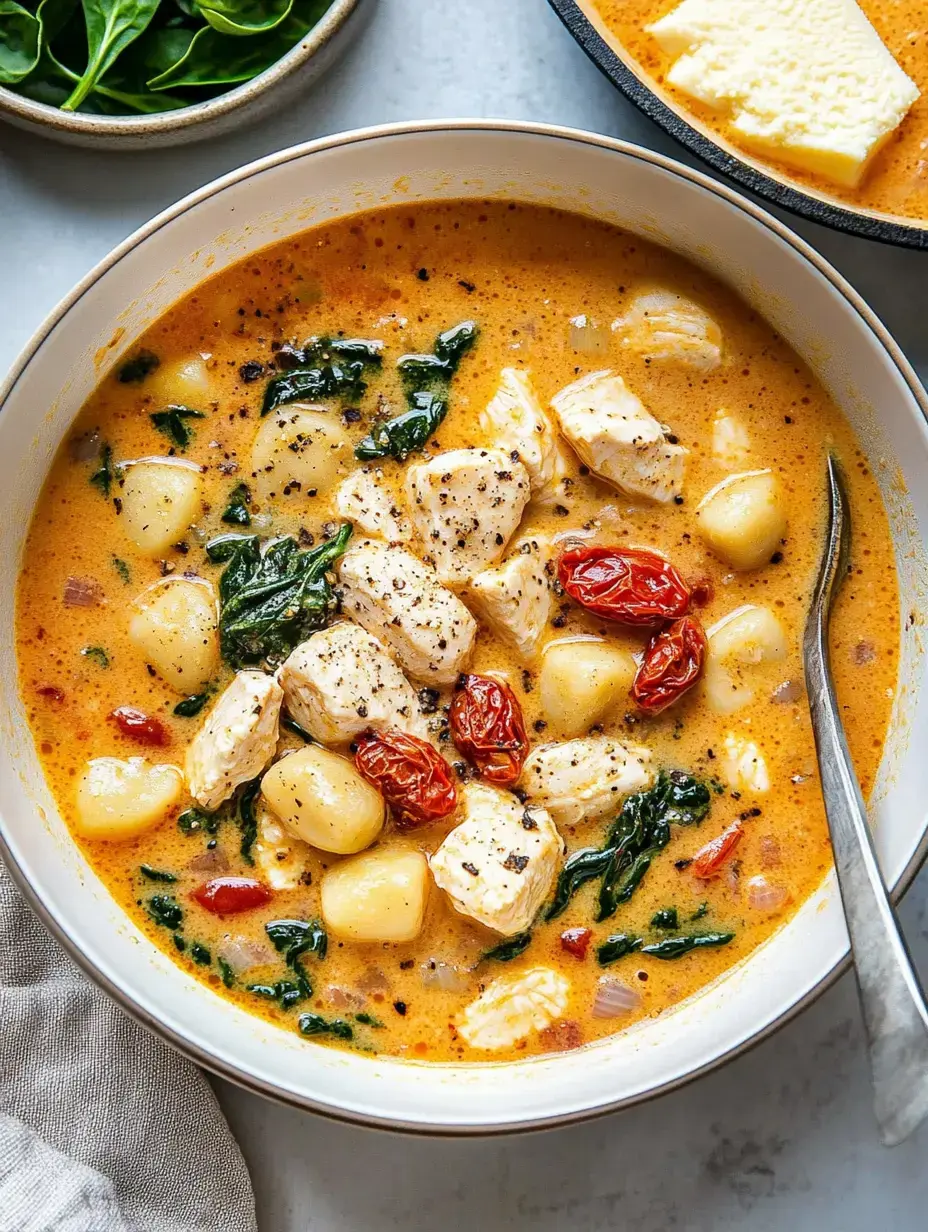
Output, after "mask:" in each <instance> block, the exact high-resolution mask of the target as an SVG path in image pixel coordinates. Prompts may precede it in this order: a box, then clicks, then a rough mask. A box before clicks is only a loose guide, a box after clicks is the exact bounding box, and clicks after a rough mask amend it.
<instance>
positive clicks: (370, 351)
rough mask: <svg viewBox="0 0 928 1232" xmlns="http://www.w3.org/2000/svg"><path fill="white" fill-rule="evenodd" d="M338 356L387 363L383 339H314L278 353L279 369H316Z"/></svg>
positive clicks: (366, 362)
mask: <svg viewBox="0 0 928 1232" xmlns="http://www.w3.org/2000/svg"><path fill="white" fill-rule="evenodd" d="M333 355H335V356H337V357H338V358H339V359H353V360H360V361H361V363H363V364H366V365H369V366H370V367H373V368H379V367H380V366H381V364H382V363H383V342H382V341H381V340H380V339H379V338H331V337H329V336H325V337H323V338H311V339H310V340H309V341H308V342H307V343H306V345H305V346H304V347H302V348H299V347H294V346H290V344H289V343H287V344H285V345H284V346H282V347H281V348H280V350H279V351H278V352H277V366H278V367H279V368H312V367H314V366H317V365H318V364H320V363H328V361H329V360H330V359H331V358H332V356H333Z"/></svg>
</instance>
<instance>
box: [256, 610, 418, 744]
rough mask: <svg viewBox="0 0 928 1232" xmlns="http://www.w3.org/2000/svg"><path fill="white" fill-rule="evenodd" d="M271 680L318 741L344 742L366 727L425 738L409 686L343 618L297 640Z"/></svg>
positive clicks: (376, 647)
mask: <svg viewBox="0 0 928 1232" xmlns="http://www.w3.org/2000/svg"><path fill="white" fill-rule="evenodd" d="M277 679H278V680H279V681H280V684H281V687H282V688H283V691H284V701H285V702H286V706H287V710H288V711H289V713H290V714H291V716H292V717H293V718H294V719H296V721H297V723H299V725H300V726H301V727H304V728H305V729H306V731H308V732H309V734H310V735H311V736H312V737H313V738H314V739H315V740H319V741H321V742H322V743H323V744H347V743H348V741H349V740H352V739H353V738H354V737H355V736H357V735H358V733H359V732H362V731H364V730H365V728H368V727H373V728H375V729H376V728H384V727H398V728H399V729H400V731H405V732H411V733H412V734H413V735H415V736H422V737H425V736H426V725H425V721H424V720H423V718H422V716H421V714H420V712H419V706H418V703H417V701H416V694H415V690H414V689H413V687H412V685H411V684H410V683H409V681H408V680H407V679H406V677H405V676H404V675H403V673H402V672H401V671H400V669H399V668H398V667H397V666H396V664H395V663H394V662H393V660H392V659H391V658H390V656H389V655H388V654H387V652H386V650H385V649H384V648H383V646H382V645H381V644H380V642H378V641H377V639H376V638H374V637H371V635H370V634H369V633H367V632H366V631H365V630H364V629H361V628H359V627H358V626H357V625H352V624H348V622H347V621H344V622H343V623H341V624H337V625H331V626H330V627H329V628H328V629H323V630H322V631H321V632H320V633H316V634H315V635H314V636H313V637H311V638H310V639H309V640H308V641H306V642H301V643H300V645H299V646H297V648H296V649H295V650H294V651H293V653H292V654H291V655H290V657H289V658H288V659H287V661H286V663H284V665H283V666H282V667H281V669H280V671H279V672H278V673H277Z"/></svg>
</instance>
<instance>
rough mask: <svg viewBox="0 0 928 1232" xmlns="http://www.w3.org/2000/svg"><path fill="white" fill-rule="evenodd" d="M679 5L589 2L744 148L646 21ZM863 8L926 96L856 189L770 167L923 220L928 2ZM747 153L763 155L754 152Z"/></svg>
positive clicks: (927, 209) (703, 123)
mask: <svg viewBox="0 0 928 1232" xmlns="http://www.w3.org/2000/svg"><path fill="white" fill-rule="evenodd" d="M675 3H676V0H588V3H586V4H585V5H584V7H585V8H586V9H587V10H588V12H589V13H590V16H591V17H593V18H594V20H595V21H596V24H597V26H598V27H599V28H600V29H602V30H603V32H604V33H605V34H607V36H612V38H613V39H614V41H616V42H617V43H618V44H620V45H621V47H622V51H623V55H626V54H627V55H628V56H630V57H631V59H632V60H633V61H634V63H635V64H636V65H637V66H638V67H639V68H640V69H641V70H642V71H643V73H644V74H645V76H646V77H651V78H653V80H654V83H655V85H656V86H657V87H658V88H659V89H660V90H662V91H664V92H666V94H667V95H668V97H669V98H670V99H671V100H672V102H673V104H674V106H675V107H677V108H678V109H680V110H682V111H683V113H684V114H689V116H690V117H691V118H692V120H693V122H694V123H695V124H696V125H697V126H698V127H702V128H704V129H707V130H709V133H710V135H714V136H720V137H722V138H723V139H724V141H726V142H728V143H730V144H731V145H732V146H734V147H736V148H738V147H739V141H738V138H737V136H736V135H735V133H734V132H733V130H732V128H731V126H730V125H729V124H728V123H726V121H725V119H724V117H721V116H720V115H719V113H718V112H716V111H714V110H713V109H712V108H711V107H707V106H705V105H703V104H701V103H699V102H697V101H695V100H694V99H693V98H691V97H689V96H688V95H687V94H685V93H683V92H682V91H680V90H678V89H676V88H675V87H674V86H672V85H669V84H668V83H667V82H666V81H665V75H666V73H667V71H668V69H669V67H670V63H671V62H670V59H669V57H668V56H667V55H666V54H665V53H664V52H663V51H662V50H661V48H660V47H659V46H658V44H657V41H656V40H655V39H654V37H653V36H652V35H651V34H649V33H648V32H647V27H648V26H650V25H651V23H653V22H655V21H657V19H658V18H660V17H663V16H664V15H665V14H666V13H668V12H670V11H671V10H672V9H673V8H674V7H675ZM860 7H861V9H862V10H863V11H864V13H865V14H866V16H867V17H868V18H869V20H870V21H871V22H872V23H873V26H874V28H875V29H876V31H877V33H878V34H879V36H880V38H881V39H882V41H883V43H884V45H885V46H886V47H887V48H888V50H889V51H890V52H891V54H892V56H893V58H894V59H895V60H896V62H897V64H898V65H899V66H900V67H901V68H902V69H903V70H904V71H905V73H907V74H908V76H909V77H910V78H911V79H912V81H914V82H915V84H916V86H917V87H918V89H919V90H920V91H921V96H920V97H919V98H918V99H916V101H915V103H914V104H913V105H912V107H911V109H910V111H909V112H908V115H907V116H906V117H905V119H904V120H903V121H902V124H901V125H900V126H899V128H898V129H897V130H896V131H895V132H894V133H893V134H892V136H891V137H890V139H889V140H888V141H887V143H886V145H885V146H884V147H883V149H881V150H880V151H879V153H878V154H877V155H876V156H875V158H874V159H873V162H872V163H871V165H870V167H869V168H868V170H867V172H866V174H865V177H864V179H863V182H862V183H861V184H860V185H859V186H858V187H857V188H843V187H841V186H840V185H838V184H835V183H833V182H831V181H827V180H824V179H820V178H818V177H816V176H814V175H810V174H807V173H805V172H803V171H800V170H797V169H796V168H795V167H787V166H785V165H782V164H777V163H776V162H774V161H772V160H771V162H770V167H771V170H772V171H773V172H774V173H775V174H777V175H778V176H781V177H785V178H786V179H789V180H795V181H796V182H797V184H798V185H799V187H801V188H806V189H812V190H813V191H815V192H818V193H820V194H822V195H824V196H826V197H830V198H833V199H835V200H837V201H839V202H842V203H844V204H847V205H851V206H856V207H858V208H860V209H864V210H875V211H878V212H880V213H883V214H889V215H897V216H899V217H902V218H912V219H922V220H923V219H926V218H928V20H926V18H928V7H926V5H925V4H924V3H923V2H922V0H860ZM747 157H748V159H749V160H751V161H755V162H756V161H760V160H758V157H757V155H756V154H755V153H751V154H748V155H747Z"/></svg>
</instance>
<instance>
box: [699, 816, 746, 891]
mask: <svg viewBox="0 0 928 1232" xmlns="http://www.w3.org/2000/svg"><path fill="white" fill-rule="evenodd" d="M743 836H744V827H743V826H742V825H741V822H740V821H736V822H735V823H734V824H733V825H730V826H729V827H728V829H727V830H723V831H722V833H721V834H719V835H718V836H717V837H716V838H714V839H711V840H710V841H709V842H708V843H706V845H705V847H701V848H700V849H699V851H697V852H696V855H695V856H694V857H693V863H692V864H691V865H690V866H689V871H690V872H691V873H692V874H693V876H694V877H701V878H702V879H703V880H704V881H706V880H708V879H709V878H710V877H714V876H715V874H716V873H717V872H718V871H719V869H720V868H721V867H722V865H723V864H724V863H725V861H726V860H727V859H728V857H729V856H730V855H731V853H732V852H733V851H734V850H735V848H736V847H737V846H738V844H739V843H740V842H741V839H742V838H743Z"/></svg>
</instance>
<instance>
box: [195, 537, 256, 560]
mask: <svg viewBox="0 0 928 1232" xmlns="http://www.w3.org/2000/svg"><path fill="white" fill-rule="evenodd" d="M253 542H255V537H254V535H217V536H216V538H215V539H210V541H209V543H208V544H207V545H206V556H207V559H208V560H210V561H211V562H212V563H213V564H214V565H224V564H225V563H226V561H229V560H231V559H232V557H233V556H234V555H235V553H236V551H237V550H238V548H239V547H243V546H246V545H249V544H251V543H253Z"/></svg>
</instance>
